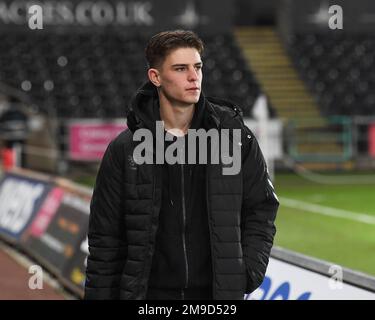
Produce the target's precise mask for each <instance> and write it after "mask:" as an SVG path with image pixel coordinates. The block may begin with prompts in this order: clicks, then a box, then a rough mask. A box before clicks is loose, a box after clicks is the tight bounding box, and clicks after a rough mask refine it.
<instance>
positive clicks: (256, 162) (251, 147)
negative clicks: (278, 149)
mask: <svg viewBox="0 0 375 320" xmlns="http://www.w3.org/2000/svg"><path fill="white" fill-rule="evenodd" d="M245 130H246V135H245V139H248V141H247V143H246V148H245V150H243V151H244V155H243V171H242V172H243V187H244V189H243V192H244V193H243V202H242V212H241V241H242V249H243V255H244V260H245V264H246V269H247V273H248V282H247V289H246V293H251V292H252V291H254V290H255V289H256V288H258V287H259V285H260V284H261V283H262V281H263V279H264V276H265V273H266V269H267V265H268V261H269V256H270V252H271V248H272V245H273V240H274V236H275V233H276V227H275V224H274V222H275V219H276V213H277V210H278V206H279V201H278V198H277V196H276V194H275V190H274V187H273V185H272V182H271V180H270V178H269V175H268V171H267V166H266V163H265V160H264V158H263V155H262V152H261V150H260V148H259V145H258V142H257V140H256V138H255V136H254V135H253V133H252V132H251V131H250V130H249V129H248V128H247V127H245Z"/></svg>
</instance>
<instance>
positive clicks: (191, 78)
mask: <svg viewBox="0 0 375 320" xmlns="http://www.w3.org/2000/svg"><path fill="white" fill-rule="evenodd" d="M188 80H189V81H196V80H198V72H197V70H195V68H192V69H190V70H189V74H188Z"/></svg>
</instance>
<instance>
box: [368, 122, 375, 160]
mask: <svg viewBox="0 0 375 320" xmlns="http://www.w3.org/2000/svg"><path fill="white" fill-rule="evenodd" d="M368 144H369V145H368V153H369V155H370V156H372V157H375V123H374V124H371V125H370V126H369V130H368Z"/></svg>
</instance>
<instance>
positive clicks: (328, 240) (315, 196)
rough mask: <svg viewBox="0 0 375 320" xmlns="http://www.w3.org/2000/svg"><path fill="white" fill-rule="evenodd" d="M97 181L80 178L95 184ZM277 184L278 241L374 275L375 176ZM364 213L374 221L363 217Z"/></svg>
mask: <svg viewBox="0 0 375 320" xmlns="http://www.w3.org/2000/svg"><path fill="white" fill-rule="evenodd" d="M374 174H375V173H374ZM327 176H329V174H325V177H327ZM94 181H95V178H94V177H85V178H78V179H77V182H79V183H83V184H85V185H88V186H90V187H92V186H93V184H94ZM275 187H276V193H277V195H278V196H279V198H280V202H281V205H280V209H279V212H278V216H277V219H276V227H277V234H276V238H275V245H277V246H280V247H283V248H286V249H290V250H293V251H297V252H300V253H303V254H305V255H308V256H312V257H316V258H319V259H322V260H326V261H329V262H333V263H335V264H339V265H341V266H343V267H347V268H350V269H354V270H357V271H361V272H364V273H368V274H371V275H375V178H374V184H373V185H361V184H353V185H325V184H319V183H315V182H311V181H309V180H306V179H305V178H302V177H299V176H298V175H296V174H278V175H276V178H275ZM335 209H339V210H337V211H335ZM322 212H324V213H325V214H322ZM361 215H362V218H363V215H364V217H365V221H367V220H369V221H367V222H361V221H358V219H356V217H360V216H361ZM371 219H372V220H371Z"/></svg>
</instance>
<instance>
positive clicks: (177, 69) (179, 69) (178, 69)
mask: <svg viewBox="0 0 375 320" xmlns="http://www.w3.org/2000/svg"><path fill="white" fill-rule="evenodd" d="M184 70H185V68H184V67H181V68H176V71H184Z"/></svg>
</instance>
